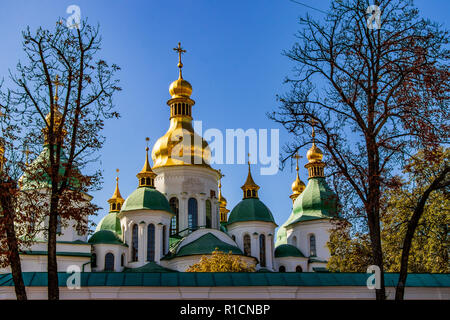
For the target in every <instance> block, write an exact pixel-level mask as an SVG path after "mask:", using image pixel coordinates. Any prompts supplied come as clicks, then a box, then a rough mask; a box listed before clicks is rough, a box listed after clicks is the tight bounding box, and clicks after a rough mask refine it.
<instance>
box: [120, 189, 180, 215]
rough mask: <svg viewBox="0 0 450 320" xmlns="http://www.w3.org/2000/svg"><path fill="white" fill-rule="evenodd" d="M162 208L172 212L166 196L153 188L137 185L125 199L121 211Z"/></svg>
mask: <svg viewBox="0 0 450 320" xmlns="http://www.w3.org/2000/svg"><path fill="white" fill-rule="evenodd" d="M133 210H163V211H167V212H169V213H172V210H171V209H170V205H169V201H167V198H166V197H165V196H164V195H163V194H162V193H161V192H159V191H158V190H156V189H155V188H150V187H139V188H137V189H136V190H134V191H133V193H132V194H130V196H129V197H128V198H127V200H125V202H124V204H123V206H122V210H121V212H126V211H133Z"/></svg>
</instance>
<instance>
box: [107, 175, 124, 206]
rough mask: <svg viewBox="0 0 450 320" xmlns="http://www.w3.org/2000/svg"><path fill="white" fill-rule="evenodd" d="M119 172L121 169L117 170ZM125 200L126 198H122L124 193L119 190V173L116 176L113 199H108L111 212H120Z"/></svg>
mask: <svg viewBox="0 0 450 320" xmlns="http://www.w3.org/2000/svg"><path fill="white" fill-rule="evenodd" d="M116 171H117V174H118V173H119V169H117V170H116ZM124 202H125V199H124V198H122V195H121V194H120V190H119V175H117V177H116V189H115V190H114V193H113V195H112V197H111V199H109V200H108V203H109V212H119V211H120V209H121V208H122V205H123V203H124Z"/></svg>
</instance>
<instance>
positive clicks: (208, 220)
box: [206, 200, 212, 228]
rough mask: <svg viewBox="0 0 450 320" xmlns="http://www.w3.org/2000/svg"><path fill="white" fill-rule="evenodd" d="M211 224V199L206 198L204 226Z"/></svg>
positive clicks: (208, 226)
mask: <svg viewBox="0 0 450 320" xmlns="http://www.w3.org/2000/svg"><path fill="white" fill-rule="evenodd" d="M211 226H212V213H211V201H209V200H206V227H207V228H211Z"/></svg>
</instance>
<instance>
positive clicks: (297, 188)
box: [292, 174, 306, 194]
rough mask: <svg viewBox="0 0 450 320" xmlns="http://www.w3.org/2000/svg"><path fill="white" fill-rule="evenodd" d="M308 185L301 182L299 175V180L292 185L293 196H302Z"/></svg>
mask: <svg viewBox="0 0 450 320" xmlns="http://www.w3.org/2000/svg"><path fill="white" fill-rule="evenodd" d="M305 188H306V185H305V183H304V182H303V181H302V180H300V177H299V176H298V174H297V179H295V181H294V182H293V183H292V193H293V194H301V193H302V192H303V190H305Z"/></svg>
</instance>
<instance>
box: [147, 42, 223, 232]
mask: <svg viewBox="0 0 450 320" xmlns="http://www.w3.org/2000/svg"><path fill="white" fill-rule="evenodd" d="M174 50H175V51H176V52H177V53H178V68H179V72H178V79H177V80H175V81H174V82H172V84H171V85H170V87H169V93H170V95H171V98H170V99H169V100H168V101H167V105H168V106H169V108H170V126H169V129H168V131H167V132H166V133H165V134H164V135H163V136H162V137H161V138H159V139H158V141H157V142H156V143H155V145H154V146H153V151H152V159H153V171H154V172H155V173H156V174H157V177H156V179H155V187H156V189H158V190H159V191H161V192H162V193H163V194H164V195H166V197H167V199H168V200H169V203H170V206H171V208H172V211H173V212H174V213H175V216H174V217H173V219H172V222H171V227H170V235H171V236H175V237H179V236H186V235H187V234H189V233H191V232H193V231H195V230H197V229H200V228H212V229H219V227H220V217H219V201H218V197H217V192H218V190H217V185H218V180H219V173H218V171H217V170H215V169H213V168H211V166H210V165H209V162H210V159H211V151H210V149H209V146H208V143H207V142H206V141H205V140H203V138H202V137H201V136H200V135H199V134H197V133H196V132H195V131H194V128H193V126H192V121H193V113H192V107H193V106H194V104H195V101H194V100H193V99H192V98H191V94H192V86H191V84H190V83H189V82H188V81H186V80H185V79H184V78H183V73H182V68H183V63H182V62H181V55H182V54H183V53H185V52H186V50H184V49H182V48H181V44H180V43H178V47H176V48H174Z"/></svg>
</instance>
